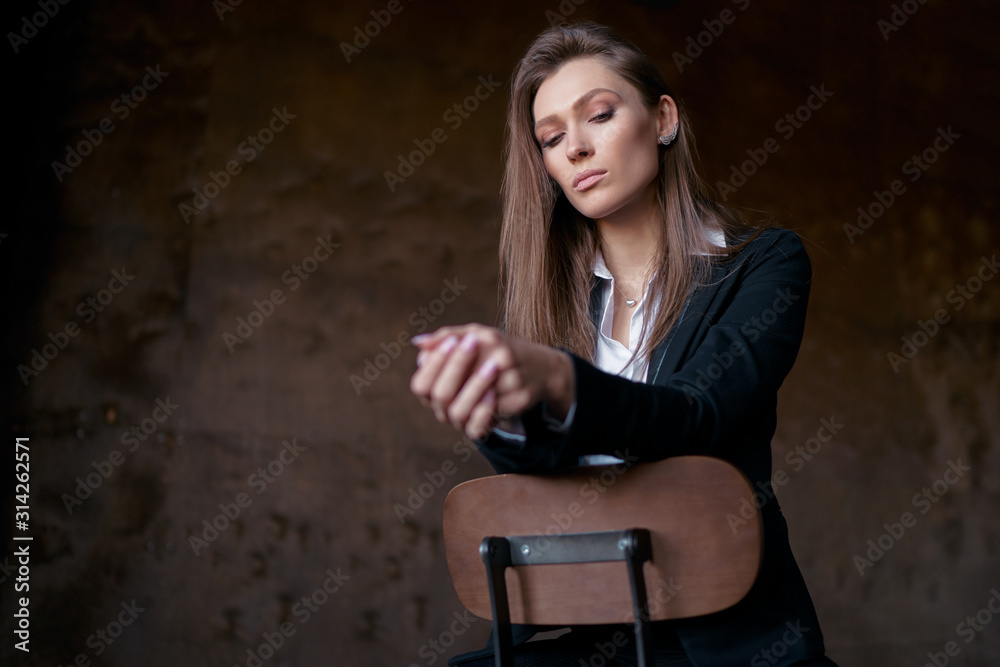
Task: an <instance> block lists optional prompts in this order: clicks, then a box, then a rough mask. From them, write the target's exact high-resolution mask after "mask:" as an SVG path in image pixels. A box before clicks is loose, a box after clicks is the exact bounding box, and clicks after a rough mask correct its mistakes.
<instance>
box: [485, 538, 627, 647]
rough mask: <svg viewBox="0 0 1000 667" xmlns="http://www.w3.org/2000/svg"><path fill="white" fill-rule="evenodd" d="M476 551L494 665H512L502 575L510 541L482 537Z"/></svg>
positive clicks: (505, 595) (507, 565)
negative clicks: (488, 613)
mask: <svg viewBox="0 0 1000 667" xmlns="http://www.w3.org/2000/svg"><path fill="white" fill-rule="evenodd" d="M479 555H480V557H482V559H483V562H484V563H485V564H486V581H487V584H488V585H489V589H490V607H491V608H492V611H493V655H494V660H495V662H494V665H495V667H514V640H513V637H512V634H511V624H510V603H509V602H508V601H507V579H506V577H505V572H506V570H507V568H508V567H510V543H509V542H508V541H507V539H506V538H503V537H486V538H483V541H482V543H481V544H480V545H479ZM643 590H644V591H645V589H643Z"/></svg>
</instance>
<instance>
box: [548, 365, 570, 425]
mask: <svg viewBox="0 0 1000 667" xmlns="http://www.w3.org/2000/svg"><path fill="white" fill-rule="evenodd" d="M552 353H553V358H552V361H553V363H552V368H551V371H550V372H549V373H548V375H547V380H546V383H545V397H544V401H545V405H546V406H547V407H548V410H549V412H550V413H551V414H552V415H553V416H555V417H558V418H559V419H565V418H566V415H567V414H569V409H570V407H571V406H572V405H573V400H574V393H575V387H574V384H573V381H574V377H573V360H572V359H571V358H570V356H569V355H568V354H567V353H565V352H563V351H562V350H555V349H553V350H552Z"/></svg>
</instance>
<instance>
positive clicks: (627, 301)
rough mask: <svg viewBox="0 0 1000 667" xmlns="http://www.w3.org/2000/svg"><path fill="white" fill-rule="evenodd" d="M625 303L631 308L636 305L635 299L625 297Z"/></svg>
mask: <svg viewBox="0 0 1000 667" xmlns="http://www.w3.org/2000/svg"><path fill="white" fill-rule="evenodd" d="M625 305H626V306H628V307H629V308H634V307H635V299H625Z"/></svg>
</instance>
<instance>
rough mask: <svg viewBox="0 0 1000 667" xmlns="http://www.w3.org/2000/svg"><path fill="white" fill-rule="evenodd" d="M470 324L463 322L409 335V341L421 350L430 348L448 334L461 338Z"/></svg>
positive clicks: (438, 343)
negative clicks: (458, 324)
mask: <svg viewBox="0 0 1000 667" xmlns="http://www.w3.org/2000/svg"><path fill="white" fill-rule="evenodd" d="M472 326H473V325H471V324H463V325H460V326H450V327H441V328H440V329H438V330H437V331H432V332H430V333H422V334H417V335H416V336H411V337H410V342H411V343H413V344H414V345H415V346H417V348H419V349H421V350H426V349H430V348H433V347H436V346H438V345H440V344H441V343H443V342H444V341H445V340H446V339H447V338H449V337H450V336H455V337H456V338H459V339H461V337H462V336H464V335H465V333H466V332H467V331H468V330H469V329H470V328H471V327H472Z"/></svg>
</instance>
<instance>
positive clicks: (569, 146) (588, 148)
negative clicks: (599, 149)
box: [566, 131, 594, 162]
mask: <svg viewBox="0 0 1000 667" xmlns="http://www.w3.org/2000/svg"><path fill="white" fill-rule="evenodd" d="M566 139H567V141H566V157H567V158H568V159H569V160H570V161H571V162H575V161H577V160H579V159H581V158H585V157H589V156H591V155H593V154H594V147H593V145H592V144H591V143H590V141H589V140H588V139H587V137H586V135H585V133H583V132H579V131H577V132H569V133H567V137H566Z"/></svg>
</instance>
